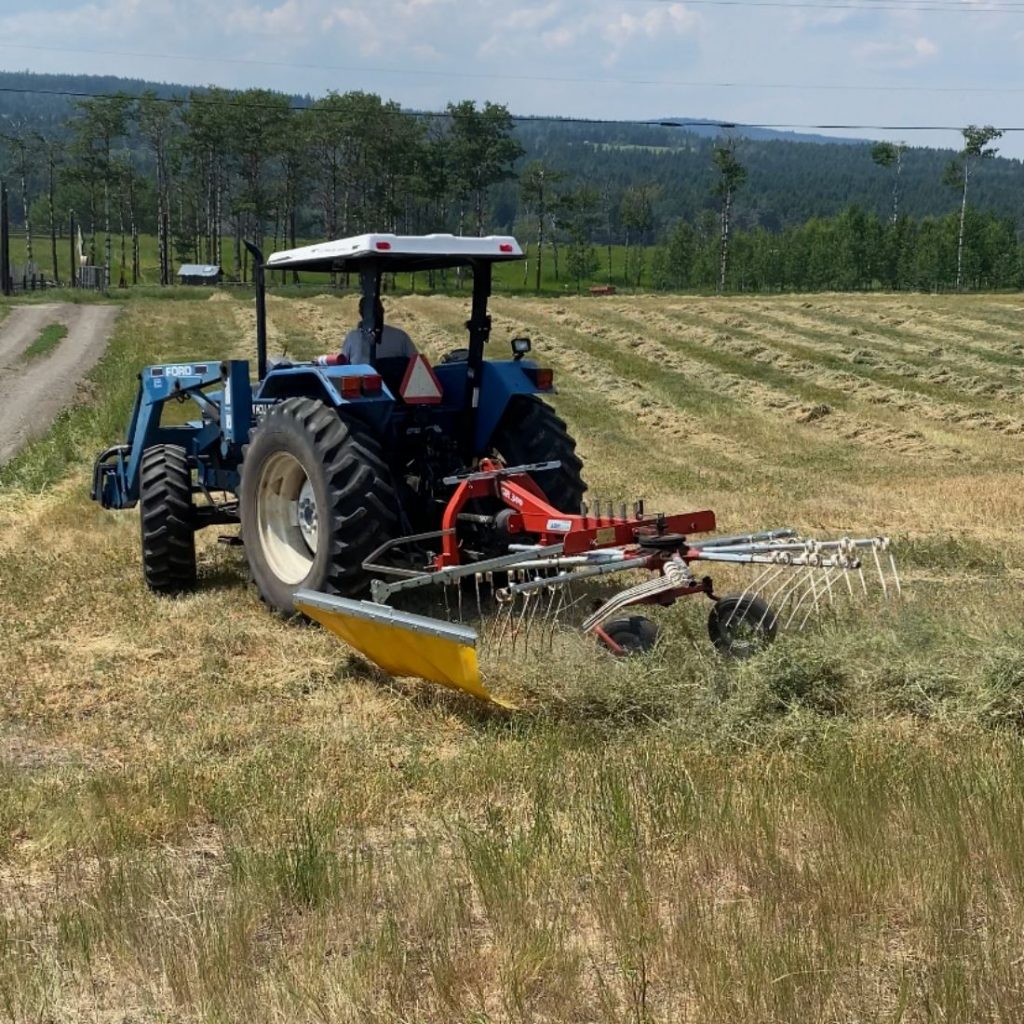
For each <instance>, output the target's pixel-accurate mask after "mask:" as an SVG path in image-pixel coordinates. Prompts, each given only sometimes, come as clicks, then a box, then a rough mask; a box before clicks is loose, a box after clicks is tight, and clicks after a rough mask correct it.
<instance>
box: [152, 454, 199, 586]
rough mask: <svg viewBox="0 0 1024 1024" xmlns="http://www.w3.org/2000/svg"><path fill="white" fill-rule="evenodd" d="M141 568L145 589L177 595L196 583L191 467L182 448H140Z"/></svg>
mask: <svg viewBox="0 0 1024 1024" xmlns="http://www.w3.org/2000/svg"><path fill="white" fill-rule="evenodd" d="M139 513H140V515H139V522H140V524H141V530H142V573H143V575H144V576H145V578H146V584H147V585H148V587H149V589H150V590H153V591H155V592H156V593H158V594H179V593H181V592H182V591H185V590H191V589H192V588H193V587H194V586H195V584H196V535H195V523H194V515H193V511H192V471H191V469H189V465H188V456H187V455H186V454H185V449H184V448H180V447H178V445H174V444H160V445H155V446H154V447H152V448H147V449H146V450H145V451H144V452H143V453H142V466H141V471H140V474H139Z"/></svg>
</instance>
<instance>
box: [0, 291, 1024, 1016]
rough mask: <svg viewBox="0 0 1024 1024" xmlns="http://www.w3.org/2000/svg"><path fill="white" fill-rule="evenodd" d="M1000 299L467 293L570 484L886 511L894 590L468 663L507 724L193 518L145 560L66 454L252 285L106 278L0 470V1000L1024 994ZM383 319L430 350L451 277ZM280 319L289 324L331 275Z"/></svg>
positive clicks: (321, 326) (263, 1004)
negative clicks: (807, 621) (607, 652)
mask: <svg viewBox="0 0 1024 1024" xmlns="http://www.w3.org/2000/svg"><path fill="white" fill-rule="evenodd" d="M1021 306H1022V304H1021V302H1020V300H1019V299H1016V298H1012V299H1011V298H1004V297H998V298H996V297H972V298H964V299H952V298H950V299H931V298H924V297H908V298H902V297H891V296H865V297H851V296H843V297H840V296H818V297H814V298H804V297H785V298H778V299H770V300H768V299H758V300H744V299H723V300H719V299H707V298H693V299H690V298H685V299H680V298H636V299H617V298H616V299H611V300H598V301H587V300H585V301H579V300H544V301H522V300H511V299H499V300H498V301H497V302H496V304H495V309H494V313H495V340H494V342H493V343H492V349H493V351H492V353H491V354H492V355H493V356H500V355H501V354H502V350H503V349H504V347H505V346H506V344H507V339H508V338H511V337H513V336H514V335H516V334H519V333H523V332H526V333H529V334H530V335H531V336H532V337H533V340H534V346H535V351H536V354H537V355H538V358H539V359H540V360H541V362H542V363H549V364H550V365H552V366H554V367H555V369H556V380H557V381H558V382H559V383H560V386H561V389H562V394H561V396H560V397H559V398H558V399H557V404H558V407H559V409H560V411H561V412H562V414H563V415H564V416H565V418H566V419H567V420H568V421H569V422H570V424H571V425H572V427H573V429H574V432H575V433H576V435H577V437H578V438H579V441H580V448H581V451H582V453H583V454H584V457H585V459H586V461H587V466H588V479H589V481H590V483H591V487H592V490H593V491H594V492H595V493H597V494H600V495H601V496H603V497H605V498H609V497H620V496H621V497H623V498H626V499H630V498H632V497H635V496H639V495H643V496H646V497H647V498H648V499H649V501H650V502H651V503H652V504H656V505H658V506H659V507H664V508H683V507H690V508H698V507H699V508H703V507H711V508H714V509H716V511H717V512H718V516H719V523H720V529H722V530H723V531H728V532H732V531H734V530H736V529H740V528H748V527H749V528H753V527H760V526H766V525H793V526H796V527H800V528H807V529H817V530H822V531H829V532H833V531H843V532H845V531H847V530H849V531H856V532H869V533H873V532H878V531H881V530H885V531H887V532H891V533H892V534H894V535H895V536H896V537H897V538H898V541H899V552H900V555H901V558H902V562H903V565H904V566H905V569H906V582H907V585H908V590H909V596H908V598H907V600H906V601H905V603H904V604H903V605H902V606H900V607H899V608H898V609H895V610H890V609H886V608H884V607H879V606H868V607H866V608H865V609H864V610H863V612H861V613H858V614H855V615H850V616H844V617H841V618H838V619H836V620H834V621H831V620H830V621H826V622H825V623H824V624H823V625H822V627H821V628H820V629H819V630H815V631H812V632H810V633H808V634H806V635H803V636H797V637H792V638H786V639H784V640H783V641H781V642H780V643H778V644H777V645H776V647H775V648H774V649H773V650H771V651H770V652H768V653H767V654H766V655H764V656H762V657H760V658H758V659H755V660H754V661H753V662H751V663H750V664H748V665H746V666H743V667H741V668H738V669H737V668H734V667H729V666H725V665H722V664H721V663H720V662H719V661H718V660H717V659H716V658H715V657H713V656H712V654H711V653H710V651H709V646H708V644H707V640H706V636H705V633H704V616H705V614H706V608H705V607H703V606H702V605H701V604H698V603H697V602H692V603H686V604H684V606H683V607H681V608H679V609H675V610H672V611H671V612H670V613H669V614H668V615H667V617H666V618H667V621H668V622H670V623H671V631H670V632H669V635H668V636H667V638H666V640H665V643H664V644H663V645H662V646H661V648H660V649H659V650H658V651H657V652H656V653H655V654H654V655H653V656H651V657H650V658H648V659H646V660H644V661H643V662H639V663H631V664H623V663H618V662H612V661H610V660H609V659H607V658H605V657H603V656H601V655H600V653H599V652H597V651H594V650H592V649H590V648H589V647H588V646H585V645H581V644H574V643H572V642H568V641H567V642H566V645H565V646H564V648H562V647H560V648H559V651H558V653H557V656H556V657H555V658H554V659H547V660H546V659H541V658H536V657H533V658H525V659H522V660H517V662H516V664H514V665H513V664H510V663H508V662H507V661H506V662H505V663H501V662H494V663H491V664H490V665H489V666H488V667H489V671H490V680H491V682H492V684H493V686H494V688H495V689H496V690H498V691H499V692H501V693H503V694H506V695H509V696H512V697H513V698H515V699H516V700H518V701H519V702H520V703H521V704H522V705H523V707H524V710H523V711H521V712H519V713H517V714H514V715H503V714H493V713H490V712H488V711H487V710H486V709H482V708H479V707H477V706H475V705H473V704H472V703H470V702H468V701H467V700H465V699H462V698H460V697H457V696H453V695H449V694H447V693H444V692H440V691H435V690H433V689H431V688H429V687H426V686H418V685H416V684H412V683H398V682H389V681H383V680H381V679H380V678H379V677H378V676H377V675H376V674H375V673H373V672H371V671H368V670H367V669H366V668H365V667H364V666H363V665H362V664H361V663H360V662H359V661H358V660H356V659H352V658H349V657H348V656H347V655H346V654H345V653H344V651H343V650H342V649H340V648H339V646H338V645H337V644H336V643H335V641H334V640H333V639H331V638H330V637H329V636H327V635H325V634H324V633H322V632H320V631H318V630H315V629H312V628H304V627H297V626H290V625H286V624H284V623H281V622H279V621H276V620H274V619H273V618H272V617H270V616H269V615H267V614H266V612H265V611H264V610H263V609H262V608H261V606H260V603H259V601H258V600H257V599H256V597H255V596H254V594H253V593H252V591H251V590H250V589H249V588H248V587H247V585H246V583H245V572H244V561H243V559H242V557H241V556H240V555H239V554H238V552H237V551H236V550H235V549H231V548H225V547H223V546H219V545H217V544H216V543H215V538H214V537H213V536H203V537H202V539H201V543H200V574H201V586H200V588H199V590H198V591H197V592H196V593H195V594H194V595H191V596H188V597H185V598H182V599H179V600H175V601H160V600H156V599H155V598H153V597H152V596H151V595H149V594H147V593H146V592H145V591H144V588H143V586H142V583H141V576H140V572H139V567H138V550H137V547H138V545H137V541H138V538H137V531H138V521H137V517H136V516H135V515H134V514H119V515H114V514H110V513H103V512H101V511H100V510H98V509H97V508H95V507H94V506H92V505H91V504H90V503H89V501H88V499H87V493H86V492H87V476H88V468H89V459H90V458H91V456H92V454H93V453H94V451H95V450H97V449H98V448H100V447H101V446H103V445H105V444H108V443H112V442H113V441H115V440H117V439H118V438H120V436H121V435H122V432H123V429H124V421H125V419H126V416H127V408H128V404H129V403H130V401H131V397H132V394H133V390H134V387H135V372H136V369H137V367H138V366H139V365H141V364H143V363H145V362H150V361H159V360H171V359H187V358H192V357H209V356H211V355H216V356H224V355H236V356H245V355H249V354H250V350H251V345H252V340H251V339H252V323H253V314H252V312H251V309H250V307H249V306H248V305H247V304H245V303H243V302H240V301H238V300H236V299H232V298H231V297H229V296H227V295H226V294H224V295H221V294H218V295H217V296H216V299H215V301H202V302H198V301H197V302H188V303H172V302H161V301H156V300H152V299H147V298H143V299H138V300H134V301H132V302H130V303H129V304H128V305H127V308H126V310H125V312H124V314H123V316H122V317H121V319H120V320H119V323H118V327H117V333H116V336H115V338H114V340H113V342H112V346H111V349H110V351H109V353H108V356H107V358H106V359H105V360H104V361H103V363H101V365H100V366H99V367H98V368H97V370H96V371H95V373H94V375H93V386H92V393H93V395H94V396H96V400H95V401H94V402H92V403H91V404H88V405H85V406H82V407H79V408H77V409H75V410H72V411H70V412H68V413H67V414H65V415H64V416H62V417H61V419H60V420H59V421H58V422H57V424H56V425H55V427H54V429H53V430H52V431H51V433H50V434H49V435H48V437H47V438H45V439H43V440H41V441H39V442H37V443H35V444H34V445H33V446H32V447H31V448H30V449H29V450H28V451H27V452H26V453H25V454H24V455H23V456H21V457H20V458H19V459H18V460H16V461H15V462H14V463H13V464H11V465H10V466H8V467H6V468H5V469H4V470H2V471H0V483H2V485H3V489H2V490H0V618H2V621H3V624H4V628H3V631H2V633H0V678H2V679H3V680H4V684H3V686H0V1015H5V1016H6V1017H8V1018H10V1019H11V1020H16V1021H23V1020H24V1021H30V1020H31V1021H38V1020H47V1019H51V1020H83V1021H86V1020H88V1021H93V1020H96V1021H110V1020H118V1021H121V1020H128V1019H131V1020H136V1021H137V1020H153V1021H169V1020H171V1021H179V1020H180V1021H193V1020H210V1021H221V1020H224V1021H227V1020H230V1021H245V1020H251V1021H254V1022H255V1021H260V1022H262V1021H268V1020H269V1021H275V1020H276V1021H307V1020H309V1021H331V1022H334V1021H346V1020H351V1021H372V1020H378V1021H440V1020H445V1021H476V1022H480V1021H486V1020H493V1021H498V1020H515V1021H528V1020H538V1021H542V1020H552V1021H554V1020H558V1021H570V1020H572V1021H576V1020H578V1021H609V1022H611V1021H616V1022H618V1021H622V1020H632V1021H637V1022H646V1021H685V1020H692V1021H722V1022H726V1021H730V1022H732V1021H737V1020H744V1021H765V1020H784V1021H834V1020H843V1021H854V1020H882V1019H886V1020H904V1021H932V1020H935V1021H939V1020H941V1021H964V1022H967V1021H979V1020H1001V1021H1011V1020H1017V1019H1019V1008H1020V1006H1021V1005H1022V1001H1024V992H1022V982H1021V972H1020V967H1019V965H1020V960H1021V956H1022V955H1024V943H1022V940H1021V935H1022V934H1024V897H1022V895H1021V894H1022V893H1024V796H1022V794H1024V785H1022V783H1024V750H1022V747H1021V742H1020V730H1021V728H1022V727H1024V654H1021V649H1022V644H1021V641H1022V640H1024V630H1022V629H1021V627H1020V625H1019V593H1020V581H1021V570H1022V563H1024V544H1022V543H1021V541H1020V539H1019V523H1020V522H1021V519H1022V512H1024V508H1022V506H1024V496H1022V492H1021V489H1020V487H1019V479H1020V471H1021V462H1022V454H1024V449H1021V445H1022V440H1024V439H1022V438H1021V437H1020V436H1018V435H1019V428H1018V422H1019V416H1020V413H1019V402H1020V395H1021V392H1022V391H1024V372H1022V371H1024V351H1022V349H1021V344H1020V342H1019V340H1018V336H1017V335H1016V333H1015V331H1014V327H1013V324H1014V321H1015V318H1019V316H1020V314H1021V312H1022V308H1021ZM390 308H391V310H392V312H393V319H394V321H395V322H396V323H399V324H400V325H402V326H405V327H407V329H409V330H410V332H411V333H412V334H413V336H414V338H416V340H417V341H418V342H419V343H420V344H421V345H422V347H423V348H424V349H425V350H426V351H427V352H428V353H429V354H431V355H432V356H437V355H439V354H441V353H442V352H444V351H446V350H448V349H450V348H455V347H458V346H459V345H460V344H462V336H461V332H460V325H461V323H462V321H464V319H465V316H466V311H465V308H464V304H463V303H460V302H458V301H456V300H452V299H445V298H433V297H408V298H405V299H401V300H395V301H394V302H392V303H391V304H390ZM0 313H2V307H0ZM270 317H271V321H272V330H271V346H272V348H277V349H278V350H286V351H287V352H288V353H289V354H291V355H293V356H309V355H312V354H314V353H316V352H321V351H328V350H331V349H332V348H336V347H337V345H338V342H339V339H340V337H341V335H342V334H343V332H344V330H345V328H346V326H347V325H348V324H349V323H350V322H352V321H353V320H354V317H355V304H354V301H353V300H352V299H351V298H346V299H339V298H335V297H331V296H323V297H319V298H308V299H307V298H303V299H284V298H274V299H272V300H271V305H270ZM724 589H728V588H724Z"/></svg>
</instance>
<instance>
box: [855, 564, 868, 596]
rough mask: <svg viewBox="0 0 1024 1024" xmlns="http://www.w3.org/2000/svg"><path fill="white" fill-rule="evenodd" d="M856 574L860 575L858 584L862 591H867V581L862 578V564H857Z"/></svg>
mask: <svg viewBox="0 0 1024 1024" xmlns="http://www.w3.org/2000/svg"><path fill="white" fill-rule="evenodd" d="M857 575H858V576H860V585H861V586H862V587H863V588H864V593H865V594H867V592H868V581H867V580H866V579H865V578H864V567H863V566H862V565H858V566H857Z"/></svg>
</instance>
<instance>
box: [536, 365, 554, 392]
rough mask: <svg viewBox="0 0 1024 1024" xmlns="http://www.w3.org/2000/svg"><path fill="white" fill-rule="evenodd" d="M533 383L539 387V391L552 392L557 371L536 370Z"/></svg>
mask: <svg viewBox="0 0 1024 1024" xmlns="http://www.w3.org/2000/svg"><path fill="white" fill-rule="evenodd" d="M533 382H534V383H535V384H536V385H537V390H538V391H550V390H551V389H552V388H553V387H554V386H555V371H554V370H540V369H537V370H534V371H533Z"/></svg>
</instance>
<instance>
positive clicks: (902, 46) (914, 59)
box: [854, 36, 939, 68]
mask: <svg viewBox="0 0 1024 1024" xmlns="http://www.w3.org/2000/svg"><path fill="white" fill-rule="evenodd" d="M854 53H855V55H856V56H857V57H858V58H859V59H860V60H862V61H864V62H865V63H870V64H874V65H877V66H881V67H890V68H913V67H916V66H917V65H919V64H923V63H924V62H926V61H930V60H931V59H932V58H933V57H936V56H937V55H938V53H939V46H938V44H937V43H936V42H935V40H933V39H929V38H928V37H927V36H916V37H915V38H913V39H902V40H875V41H872V42H868V43H862V44H861V45H859V46H858V47H856V48H855V50H854Z"/></svg>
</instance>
